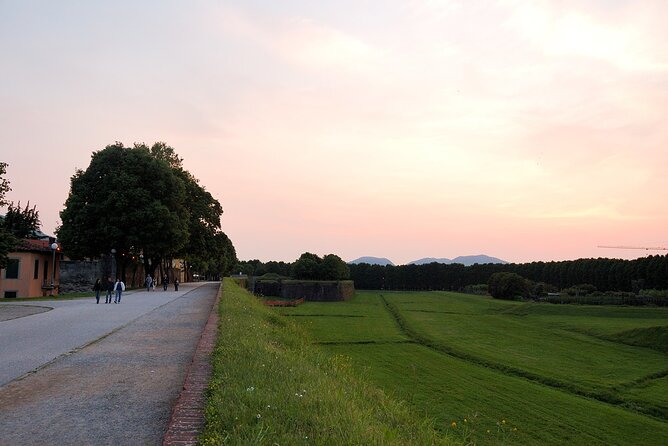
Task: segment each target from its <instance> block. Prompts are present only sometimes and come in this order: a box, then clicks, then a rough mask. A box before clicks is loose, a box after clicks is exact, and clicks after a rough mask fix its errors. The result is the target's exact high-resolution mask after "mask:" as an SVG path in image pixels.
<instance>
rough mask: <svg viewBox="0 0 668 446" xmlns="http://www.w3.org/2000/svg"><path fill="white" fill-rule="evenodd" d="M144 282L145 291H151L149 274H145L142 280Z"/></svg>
mask: <svg viewBox="0 0 668 446" xmlns="http://www.w3.org/2000/svg"><path fill="white" fill-rule="evenodd" d="M144 283H145V285H146V291H151V286H152V285H153V278H152V277H151V275H150V274H149V275H148V276H146V280H145V281H144Z"/></svg>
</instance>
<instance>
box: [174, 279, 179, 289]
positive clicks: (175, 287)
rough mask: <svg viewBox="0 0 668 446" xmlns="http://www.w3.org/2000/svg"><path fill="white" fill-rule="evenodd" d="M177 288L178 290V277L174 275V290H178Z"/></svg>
mask: <svg viewBox="0 0 668 446" xmlns="http://www.w3.org/2000/svg"><path fill="white" fill-rule="evenodd" d="M178 290H179V279H178V278H176V277H175V278H174V291H178Z"/></svg>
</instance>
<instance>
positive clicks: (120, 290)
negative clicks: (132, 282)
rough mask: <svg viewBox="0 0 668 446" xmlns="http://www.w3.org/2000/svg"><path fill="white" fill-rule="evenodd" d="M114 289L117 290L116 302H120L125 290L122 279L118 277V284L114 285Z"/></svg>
mask: <svg viewBox="0 0 668 446" xmlns="http://www.w3.org/2000/svg"><path fill="white" fill-rule="evenodd" d="M114 289H115V290H116V298H115V299H114V303H115V304H120V303H121V294H123V291H125V284H124V283H123V282H122V281H121V279H116V285H114Z"/></svg>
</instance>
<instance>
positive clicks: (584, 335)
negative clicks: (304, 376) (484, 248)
mask: <svg viewBox="0 0 668 446" xmlns="http://www.w3.org/2000/svg"><path fill="white" fill-rule="evenodd" d="M383 299H384V300H386V301H387V302H388V304H389V307H392V309H393V311H395V312H396V314H394V315H393V316H395V318H394V320H393V317H388V314H385V315H383V313H382V311H381V308H382V303H381V302H382V300H383ZM281 313H283V314H286V315H292V316H293V318H292V319H293V320H294V321H295V322H297V323H299V324H300V325H301V326H302V327H303V328H304V329H306V330H307V331H308V332H309V334H310V335H311V336H313V337H314V338H315V340H316V341H318V342H319V343H320V344H321V347H322V348H323V349H325V350H326V351H327V352H329V353H330V354H331V355H346V356H349V357H351V358H352V365H353V367H354V368H355V369H357V370H358V371H362V372H363V373H364V374H365V376H367V377H368V378H369V379H370V380H372V381H373V382H375V383H376V384H377V385H379V386H381V387H382V388H383V389H384V390H385V391H386V392H388V393H391V394H393V395H396V396H397V397H398V398H402V399H403V400H404V401H406V402H407V403H408V404H409V405H410V406H411V407H414V408H415V410H418V411H422V412H424V413H425V414H427V415H428V416H430V417H432V418H434V419H435V420H436V427H437V428H438V429H439V430H440V431H441V432H444V433H446V435H448V436H449V437H450V438H453V439H455V440H458V441H461V440H462V439H463V440H464V441H465V442H466V441H469V442H470V443H469V444H479V445H485V444H492V445H496V444H541V445H562V444H573V445H579V444H580V445H604V444H619V445H640V444H646V445H653V444H665V443H667V442H668V424H667V423H666V422H665V419H668V401H667V400H666V395H668V392H667V390H668V379H667V378H666V377H665V371H666V366H667V365H668V364H667V363H666V359H665V355H664V354H662V353H659V352H656V351H651V350H649V349H646V348H639V347H631V346H629V345H626V343H625V342H623V341H615V342H611V340H612V339H611V337H612V336H614V335H615V334H621V333H624V332H628V331H629V330H633V329H643V328H648V329H649V330H644V332H643V334H640V333H637V339H640V338H641V337H643V338H644V339H645V340H644V341H643V342H644V343H647V342H651V341H650V339H652V338H653V339H654V340H657V339H660V338H662V336H664V334H661V333H660V330H654V329H651V327H656V326H662V325H666V321H667V320H668V309H663V308H652V309H650V308H637V307H586V306H556V305H545V304H535V303H525V302H515V301H504V300H495V299H490V298H484V297H478V296H470V295H461V294H455V293H443V292H420V293H418V292H410V293H408V292H406V293H396V292H383V294H382V295H380V293H378V292H363V291H362V292H360V291H358V292H357V293H356V297H355V299H353V300H351V301H346V302H340V303H337V304H336V305H331V304H320V303H313V302H307V303H305V304H303V305H301V306H300V307H297V308H289V309H288V308H286V309H281ZM397 318H398V319H397ZM374 333H383V334H382V335H377V336H376V337H375V338H374ZM627 334H628V333H627ZM629 335H630V334H629ZM605 337H608V339H605ZM407 338H408V339H410V340H411V342H406V339H407ZM638 364H642V365H643V366H642V367H638ZM583 395H586V396H583ZM475 414H478V417H477V418H476V419H475V422H474V425H473V426H468V427H467V426H462V423H463V419H464V418H468V419H469V422H470V421H471V419H470V416H471V415H475ZM657 418H659V419H657ZM503 420H505V421H506V423H505V424H504V423H503ZM453 421H455V422H456V424H457V427H456V428H453V427H452V422H453ZM497 423H499V424H500V425H502V426H507V428H502V429H503V430H504V431H503V432H502V431H501V430H499V431H495V429H496V428H497V427H501V426H498V425H497ZM465 424H466V423H465ZM515 428H516V429H517V430H516V431H515V430H513V429H515ZM466 429H468V431H467V430H466ZM474 430H475V432H473V431H474ZM488 430H489V431H490V432H489V433H488V432H487V431H488Z"/></svg>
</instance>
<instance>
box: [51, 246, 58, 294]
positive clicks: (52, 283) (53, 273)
mask: <svg viewBox="0 0 668 446" xmlns="http://www.w3.org/2000/svg"><path fill="white" fill-rule="evenodd" d="M57 250H58V243H56V242H53V243H51V251H53V271H51V295H52V296H53V290H54V288H55V286H56V251H57Z"/></svg>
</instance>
